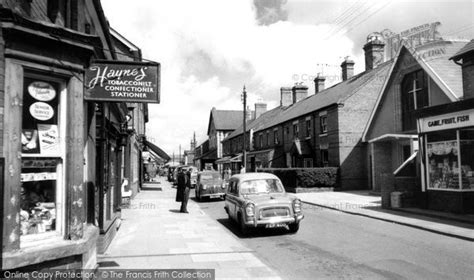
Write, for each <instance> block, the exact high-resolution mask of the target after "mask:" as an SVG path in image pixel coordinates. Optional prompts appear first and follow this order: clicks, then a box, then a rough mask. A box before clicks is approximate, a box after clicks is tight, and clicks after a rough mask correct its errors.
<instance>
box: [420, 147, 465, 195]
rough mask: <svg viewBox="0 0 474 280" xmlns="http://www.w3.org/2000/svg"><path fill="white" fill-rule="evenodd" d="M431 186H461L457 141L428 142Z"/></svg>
mask: <svg viewBox="0 0 474 280" xmlns="http://www.w3.org/2000/svg"><path fill="white" fill-rule="evenodd" d="M427 146H428V149H427V151H428V161H429V165H428V167H429V175H430V188H436V189H457V188H459V179H457V178H458V177H459V176H458V174H459V168H458V167H457V159H458V150H459V149H458V146H457V141H445V142H436V143H428V145H427Z"/></svg>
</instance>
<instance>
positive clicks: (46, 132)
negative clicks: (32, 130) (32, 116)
mask: <svg viewBox="0 0 474 280" xmlns="http://www.w3.org/2000/svg"><path fill="white" fill-rule="evenodd" d="M38 135H39V144H40V153H41V154H42V155H57V154H59V152H60V150H59V132H58V126H57V125H54V124H38Z"/></svg>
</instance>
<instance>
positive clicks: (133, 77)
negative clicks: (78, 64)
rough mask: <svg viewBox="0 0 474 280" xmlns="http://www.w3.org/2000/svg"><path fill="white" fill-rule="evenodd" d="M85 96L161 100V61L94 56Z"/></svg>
mask: <svg viewBox="0 0 474 280" xmlns="http://www.w3.org/2000/svg"><path fill="white" fill-rule="evenodd" d="M85 86H86V92H85V95H84V99H85V100H89V101H109V102H110V101H112V102H114V101H115V102H130V103H140V102H141V103H160V64H159V63H154V62H130V61H114V60H95V61H93V62H92V63H91V66H90V67H89V68H88V69H87V70H86V81H85Z"/></svg>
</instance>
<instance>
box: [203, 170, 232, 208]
mask: <svg viewBox="0 0 474 280" xmlns="http://www.w3.org/2000/svg"><path fill="white" fill-rule="evenodd" d="M226 191H227V184H226V183H225V182H224V180H222V177H221V174H220V173H219V171H202V172H200V173H198V175H197V183H196V199H197V200H198V201H201V200H202V199H203V198H204V197H206V198H223V197H224V195H225V193H226Z"/></svg>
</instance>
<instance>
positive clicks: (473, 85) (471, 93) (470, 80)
mask: <svg viewBox="0 0 474 280" xmlns="http://www.w3.org/2000/svg"><path fill="white" fill-rule="evenodd" d="M464 60H465V61H463V66H462V80H463V90H464V99H467V98H474V57H471V58H470V59H469V58H466V59H464Z"/></svg>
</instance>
